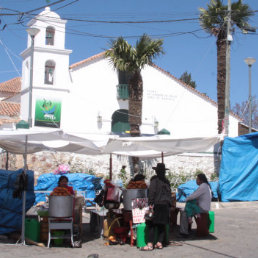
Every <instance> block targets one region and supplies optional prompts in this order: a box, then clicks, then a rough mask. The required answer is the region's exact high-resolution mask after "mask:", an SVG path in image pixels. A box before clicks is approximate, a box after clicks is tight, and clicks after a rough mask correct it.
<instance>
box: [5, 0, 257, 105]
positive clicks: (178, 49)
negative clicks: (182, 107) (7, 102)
mask: <svg viewBox="0 0 258 258" xmlns="http://www.w3.org/2000/svg"><path fill="white" fill-rule="evenodd" d="M55 1H56V0H51V1H49V3H53V2H55ZM72 2H74V3H72ZM232 2H234V0H232ZM243 2H244V3H248V4H249V5H250V7H251V8H252V9H253V10H258V1H256V0H249V1H243ZM68 3H72V4H70V5H67V6H66V7H65V6H64V5H66V4H68ZM207 3H209V1H207V0H180V1H178V0H160V1H157V0H130V1H121V0H95V1H90V0H79V1H74V0H66V1H64V2H62V3H59V4H57V5H54V6H52V7H51V10H56V9H58V10H56V12H57V13H58V14H59V15H60V16H61V18H68V19H69V21H68V22H67V34H66V48H67V49H72V50H73V53H72V54H71V55H70V64H73V63H75V62H78V61H80V60H82V59H85V58H88V57H90V56H92V55H95V54H97V53H99V52H102V51H103V50H105V49H107V48H108V42H109V38H110V37H113V38H116V37H118V36H124V37H126V38H127V40H128V41H129V42H130V43H132V44H135V41H136V40H137V38H138V37H139V36H140V35H142V34H143V33H147V34H148V35H150V36H151V37H152V38H163V39H164V51H165V54H164V55H163V56H160V57H158V58H157V59H156V60H155V61H154V62H155V63H156V64H157V65H159V66H160V67H161V68H163V69H164V70H166V71H169V72H170V73H171V74H172V75H174V76H176V77H178V78H179V77H180V76H181V75H182V73H183V72H185V71H187V72H189V73H191V75H192V79H193V80H194V81H195V82H196V83H197V90H199V91H200V92H203V93H206V94H207V95H208V96H209V97H210V98H212V99H213V100H215V101H216V99H217V95H216V94H217V93H216V92H217V91H216V84H217V79H216V77H217V56H216V54H217V52H216V39H215V38H214V37H212V36H210V35H209V34H207V33H206V32H204V31H202V30H201V27H200V25H199V22H198V20H186V19H191V18H198V14H199V11H198V8H199V7H206V5H207ZM224 3H225V4H226V3H227V0H224ZM46 4H47V1H46V0H1V1H0V7H4V8H10V9H14V10H18V11H20V12H25V11H29V10H32V9H35V8H37V7H41V6H44V5H46ZM59 8H60V9H59ZM42 10H43V9H42ZM42 10H38V11H35V12H33V13H32V14H38V13H39V12H41V11H42ZM3 12H8V13H13V12H12V11H8V10H4V11H3V10H2V11H0V13H3ZM32 14H31V16H30V17H28V16H24V17H22V19H23V20H24V25H26V24H27V21H28V20H29V18H32V16H33V15H32ZM0 17H1V20H2V21H1V24H0V28H1V29H2V28H3V26H4V25H5V24H7V26H6V27H5V29H4V30H2V31H0V40H1V41H0V60H1V61H0V82H3V81H5V80H8V79H11V78H13V77H16V76H19V73H21V61H22V59H21V57H19V54H20V53H21V52H22V51H23V50H24V49H25V48H26V44H27V42H26V41H27V33H26V31H25V29H26V26H23V25H21V24H15V23H17V21H18V20H17V19H18V16H0ZM71 19H81V20H84V21H80V22H78V21H77V22H76V21H72V20H71ZM85 20H87V21H88V22H85ZM164 20H185V21H174V22H159V23H153V22H152V23H120V24H117V23H103V22H101V23H99V22H89V21H164ZM250 23H251V25H252V26H254V27H256V28H257V30H258V12H257V13H256V15H255V16H253V17H251V21H250ZM233 38H234V40H233V44H232V47H231V88H230V101H231V106H234V104H235V103H237V102H238V103H240V102H242V101H245V100H247V98H248V67H247V65H246V64H245V63H244V58H246V57H249V56H250V57H254V58H256V59H257V63H255V64H254V65H253V67H252V95H256V99H257V98H258V32H257V34H255V35H249V34H247V35H246V34H242V33H241V32H240V31H239V30H238V31H236V33H235V35H234V36H233ZM14 65H15V66H16V68H17V70H18V72H19V73H18V72H17V71H16V68H15V67H14ZM161 83H162V82H161Z"/></svg>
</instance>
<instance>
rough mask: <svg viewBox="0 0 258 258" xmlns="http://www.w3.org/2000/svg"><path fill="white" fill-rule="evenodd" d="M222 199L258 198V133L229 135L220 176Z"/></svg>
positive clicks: (224, 147)
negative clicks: (233, 136)
mask: <svg viewBox="0 0 258 258" xmlns="http://www.w3.org/2000/svg"><path fill="white" fill-rule="evenodd" d="M219 188H220V194H221V200H222V201H223V202H229V201H257V200H258V133H251V134H246V135H242V136H239V137H235V138H230V137H227V138H225V140H224V143H223V147H222V161H221V167H220V176H219Z"/></svg>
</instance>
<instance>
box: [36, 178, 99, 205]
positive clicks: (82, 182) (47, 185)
mask: <svg viewBox="0 0 258 258" xmlns="http://www.w3.org/2000/svg"><path fill="white" fill-rule="evenodd" d="M60 176H61V175H55V174H53V173H48V174H43V175H41V176H40V177H39V178H38V182H37V185H36V186H35V191H52V190H53V189H54V188H55V187H57V184H58V180H59V177H60ZM65 176H67V177H68V181H69V182H68V185H69V186H72V187H73V189H74V190H76V191H85V195H84V197H85V198H95V196H96V195H95V191H97V190H100V189H101V188H102V185H103V182H102V178H100V177H96V176H93V175H89V174H84V173H70V174H65ZM47 195H49V194H47ZM42 201H43V202H44V201H46V194H44V193H36V203H38V202H42Z"/></svg>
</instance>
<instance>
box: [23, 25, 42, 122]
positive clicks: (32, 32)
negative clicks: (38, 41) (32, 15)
mask: <svg viewBox="0 0 258 258" xmlns="http://www.w3.org/2000/svg"><path fill="white" fill-rule="evenodd" d="M26 31H27V32H28V34H29V35H30V37H31V60H30V87H29V115H28V122H29V126H30V127H32V84H33V59H34V58H33V57H34V39H35V36H36V35H37V34H38V33H39V31H40V30H39V29H37V28H28V29H27V30H26Z"/></svg>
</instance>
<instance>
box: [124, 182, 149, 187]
mask: <svg viewBox="0 0 258 258" xmlns="http://www.w3.org/2000/svg"><path fill="white" fill-rule="evenodd" d="M147 188H148V186H147V185H146V183H145V182H144V181H130V182H129V184H128V185H127V187H126V189H147Z"/></svg>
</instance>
